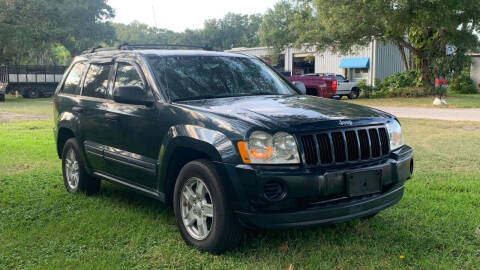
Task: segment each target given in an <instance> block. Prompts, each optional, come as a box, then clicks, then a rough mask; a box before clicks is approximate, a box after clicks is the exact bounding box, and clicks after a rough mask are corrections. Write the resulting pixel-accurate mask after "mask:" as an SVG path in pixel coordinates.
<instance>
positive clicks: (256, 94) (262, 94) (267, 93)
mask: <svg viewBox="0 0 480 270" xmlns="http://www.w3.org/2000/svg"><path fill="white" fill-rule="evenodd" d="M268 95H273V96H278V95H282V94H279V93H272V92H255V93H238V94H236V95H235V96H236V97H237V96H238V97H242V96H268Z"/></svg>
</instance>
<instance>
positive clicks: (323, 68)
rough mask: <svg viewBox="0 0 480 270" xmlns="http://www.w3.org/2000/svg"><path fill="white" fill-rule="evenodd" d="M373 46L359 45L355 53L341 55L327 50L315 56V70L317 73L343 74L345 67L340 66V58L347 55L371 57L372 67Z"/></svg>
mask: <svg viewBox="0 0 480 270" xmlns="http://www.w3.org/2000/svg"><path fill="white" fill-rule="evenodd" d="M371 52H372V50H371V46H366V47H359V48H358V49H357V50H356V52H355V53H353V54H347V55H340V54H338V53H332V52H330V51H325V52H323V53H320V54H318V55H317V56H316V57H315V72H317V73H336V74H343V72H344V69H343V68H339V67H338V66H340V60H341V59H342V58H346V57H368V58H370V67H371V66H372V64H371V61H372V59H371V58H372V55H371Z"/></svg>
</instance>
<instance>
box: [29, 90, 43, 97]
mask: <svg viewBox="0 0 480 270" xmlns="http://www.w3.org/2000/svg"><path fill="white" fill-rule="evenodd" d="M27 97H28V98H39V97H40V92H39V91H38V90H37V89H30V90H28V91H27Z"/></svg>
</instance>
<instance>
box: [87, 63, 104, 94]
mask: <svg viewBox="0 0 480 270" xmlns="http://www.w3.org/2000/svg"><path fill="white" fill-rule="evenodd" d="M110 69H111V65H94V64H92V65H90V68H89V69H88V72H87V76H86V77H85V82H84V84H83V91H82V96H88V97H96V98H105V97H106V95H107V87H108V76H109V74H110Z"/></svg>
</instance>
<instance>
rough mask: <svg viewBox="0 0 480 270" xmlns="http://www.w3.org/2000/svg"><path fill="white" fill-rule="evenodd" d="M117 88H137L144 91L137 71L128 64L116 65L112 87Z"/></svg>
mask: <svg viewBox="0 0 480 270" xmlns="http://www.w3.org/2000/svg"><path fill="white" fill-rule="evenodd" d="M118 86H139V87H140V88H142V89H143V90H145V85H144V84H143V81H142V77H140V74H138V72H137V69H136V68H135V67H134V66H132V65H130V64H123V63H122V64H118V69H117V75H116V76H115V85H114V87H118Z"/></svg>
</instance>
